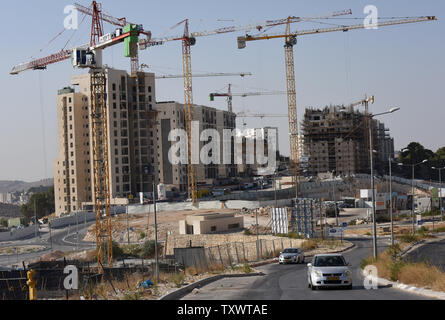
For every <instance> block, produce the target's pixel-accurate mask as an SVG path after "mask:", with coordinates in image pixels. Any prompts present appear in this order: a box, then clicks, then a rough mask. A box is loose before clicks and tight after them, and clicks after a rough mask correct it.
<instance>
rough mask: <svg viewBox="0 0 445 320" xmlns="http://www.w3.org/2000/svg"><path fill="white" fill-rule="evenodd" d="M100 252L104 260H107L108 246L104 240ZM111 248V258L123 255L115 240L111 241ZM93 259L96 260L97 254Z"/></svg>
mask: <svg viewBox="0 0 445 320" xmlns="http://www.w3.org/2000/svg"><path fill="white" fill-rule="evenodd" d="M101 247H102V252H103V258H104V262H107V252H108V246H107V243H106V242H103V243H102V246H101ZM111 248H112V250H113V259H114V260H116V259H119V258H121V257H123V256H124V251H123V250H122V248H121V247H120V246H119V244H118V243H117V242H114V241H113V242H112V245H111ZM93 259H94V260H93V261H97V255H95V256H94V258H93Z"/></svg>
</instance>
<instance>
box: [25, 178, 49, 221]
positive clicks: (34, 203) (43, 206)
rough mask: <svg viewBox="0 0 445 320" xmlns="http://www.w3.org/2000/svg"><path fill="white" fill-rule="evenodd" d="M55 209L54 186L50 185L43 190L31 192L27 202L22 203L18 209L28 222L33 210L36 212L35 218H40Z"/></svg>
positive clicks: (31, 217) (32, 215)
mask: <svg viewBox="0 0 445 320" xmlns="http://www.w3.org/2000/svg"><path fill="white" fill-rule="evenodd" d="M55 209H56V206H55V203H54V187H50V188H49V189H48V190H47V191H45V192H39V193H35V194H33V195H32V196H31V198H30V199H29V201H28V203H26V204H24V205H22V207H21V208H20V211H21V212H22V215H23V217H24V218H25V219H26V221H27V222H29V221H31V220H33V218H34V212H36V215H37V219H41V218H43V217H45V216H48V215H50V214H52V213H54V211H55Z"/></svg>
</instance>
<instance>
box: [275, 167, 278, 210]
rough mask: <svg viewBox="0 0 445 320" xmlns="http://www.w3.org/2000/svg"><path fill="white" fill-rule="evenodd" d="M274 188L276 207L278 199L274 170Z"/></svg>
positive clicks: (276, 206)
mask: <svg viewBox="0 0 445 320" xmlns="http://www.w3.org/2000/svg"><path fill="white" fill-rule="evenodd" d="M274 190H275V208H278V200H277V172H276V171H275V176H274Z"/></svg>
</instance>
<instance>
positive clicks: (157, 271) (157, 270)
mask: <svg viewBox="0 0 445 320" xmlns="http://www.w3.org/2000/svg"><path fill="white" fill-rule="evenodd" d="M153 212H154V216H155V217H154V219H155V221H154V223H155V256H156V258H155V263H156V271H155V275H156V283H159V256H158V222H157V218H156V185H155V183H154V182H153Z"/></svg>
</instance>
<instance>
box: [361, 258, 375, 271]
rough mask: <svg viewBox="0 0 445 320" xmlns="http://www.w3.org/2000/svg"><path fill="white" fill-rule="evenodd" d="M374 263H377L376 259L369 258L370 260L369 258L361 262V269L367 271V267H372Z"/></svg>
mask: <svg viewBox="0 0 445 320" xmlns="http://www.w3.org/2000/svg"><path fill="white" fill-rule="evenodd" d="M374 263H375V259H374V257H369V258H367V259H363V260H362V261H361V262H360V268H361V269H365V267H366V266H368V265H371V264H374Z"/></svg>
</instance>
